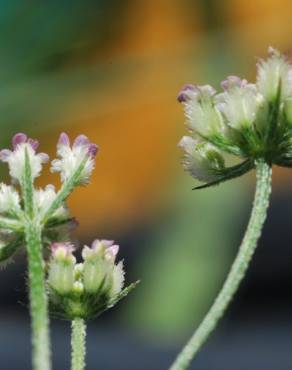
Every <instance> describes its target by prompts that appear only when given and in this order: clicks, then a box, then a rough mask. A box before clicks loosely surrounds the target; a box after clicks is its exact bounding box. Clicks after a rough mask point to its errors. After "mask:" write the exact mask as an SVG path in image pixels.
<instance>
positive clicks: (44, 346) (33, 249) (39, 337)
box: [20, 150, 51, 370]
mask: <svg viewBox="0 0 292 370" xmlns="http://www.w3.org/2000/svg"><path fill="white" fill-rule="evenodd" d="M20 185H21V190H22V194H23V202H24V211H25V222H24V223H25V227H24V234H25V243H26V249H27V255H28V277H29V302H30V316H31V326H32V357H33V368H34V370H50V369H51V364H50V338H49V318H48V298H47V294H46V286H45V271H44V261H43V254H42V227H41V225H40V223H39V222H38V221H37V219H36V215H35V209H34V186H33V178H32V174H31V165H30V161H29V156H28V152H27V150H26V151H25V168H24V173H23V178H22V181H21V184H20Z"/></svg>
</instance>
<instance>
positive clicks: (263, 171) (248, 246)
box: [170, 160, 272, 370]
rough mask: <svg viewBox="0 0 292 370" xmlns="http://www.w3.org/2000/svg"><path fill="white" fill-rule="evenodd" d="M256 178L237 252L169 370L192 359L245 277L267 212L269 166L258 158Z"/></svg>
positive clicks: (181, 369) (180, 368)
mask: <svg viewBox="0 0 292 370" xmlns="http://www.w3.org/2000/svg"><path fill="white" fill-rule="evenodd" d="M256 177H257V182H256V191H255V197H254V202H253V208H252V212H251V216H250V220H249V223H248V226H247V229H246V232H245V235H244V238H243V241H242V243H241V246H240V248H239V252H238V255H237V257H236V259H235V261H234V263H233V265H232V267H231V270H230V272H229V274H228V276H227V279H226V281H225V283H224V285H223V287H222V289H221V291H220V293H219V294H218V296H217V298H216V299H215V301H214V303H213V305H212V306H211V308H210V310H209V312H208V313H207V314H206V316H205V318H204V319H203V321H202V322H201V324H200V326H199V327H198V329H197V330H196V331H195V333H194V335H193V336H192V337H191V339H190V340H189V341H188V343H187V344H186V346H185V347H184V348H183V350H182V351H181V352H180V354H179V355H178V356H177V358H176V360H175V361H174V363H173V365H172V366H171V367H170V370H185V369H187V368H188V366H189V364H190V362H191V361H192V359H193V358H194V357H195V355H196V354H197V352H198V351H199V350H200V348H201V347H202V345H203V344H204V343H205V341H206V340H207V338H208V337H209V335H210V334H211V332H212V331H213V330H214V329H215V327H216V326H217V323H218V321H219V320H220V318H221V317H222V316H223V314H224V312H225V310H226V309H227V307H228V305H229V303H230V302H231V300H232V298H233V296H234V294H235V293H236V291H237V289H238V287H239V285H240V282H241V281H242V279H243V278H244V276H245V273H246V271H247V268H248V266H249V263H250V261H251V259H252V256H253V254H254V252H255V249H256V246H257V242H258V239H259V237H260V235H261V232H262V228H263V224H264V222H265V219H266V215H267V209H268V205H269V198H270V193H271V179H272V168H271V166H270V165H269V164H267V163H266V162H265V161H263V160H258V161H257V162H256Z"/></svg>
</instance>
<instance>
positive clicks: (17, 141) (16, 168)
mask: <svg viewBox="0 0 292 370" xmlns="http://www.w3.org/2000/svg"><path fill="white" fill-rule="evenodd" d="M12 145H13V149H14V150H13V151H11V150H8V149H3V150H1V152H0V160H1V161H2V162H7V163H8V166H9V173H10V175H11V177H12V179H13V180H14V181H18V182H21V179H22V177H23V174H24V166H25V152H27V154H28V158H29V163H30V167H31V176H32V178H33V179H35V178H36V177H38V176H39V175H40V172H41V170H42V164H43V163H46V162H48V160H49V157H48V155H47V154H45V153H38V154H36V149H37V148H38V145H39V143H38V141H36V140H32V139H29V138H28V137H27V136H26V135H25V134H22V133H19V134H16V135H15V136H14V137H13V139H12Z"/></svg>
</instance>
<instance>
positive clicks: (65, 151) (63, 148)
mask: <svg viewBox="0 0 292 370" xmlns="http://www.w3.org/2000/svg"><path fill="white" fill-rule="evenodd" d="M97 151H98V147H97V145H96V144H93V143H91V142H90V141H89V140H88V138H87V137H86V136H84V135H79V136H77V138H76V139H75V141H74V143H73V145H72V147H71V146H70V140H69V137H68V135H67V134H65V133H62V134H61V135H60V138H59V142H58V145H57V155H58V159H55V160H53V161H52V167H51V171H52V172H60V174H61V180H62V182H66V181H67V180H68V179H69V178H70V177H71V176H72V175H73V174H74V173H76V171H78V169H79V168H81V166H82V168H81V173H80V174H78V176H79V177H78V181H77V184H78V185H82V184H87V183H88V182H89V179H90V176H91V173H92V171H93V169H94V159H95V156H96V154H97Z"/></svg>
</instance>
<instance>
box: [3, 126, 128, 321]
mask: <svg viewBox="0 0 292 370" xmlns="http://www.w3.org/2000/svg"><path fill="white" fill-rule="evenodd" d="M12 146H13V150H8V149H4V150H2V151H1V152H0V160H2V161H3V162H6V163H8V167H9V172H10V175H11V178H12V183H13V185H6V184H3V183H1V184H0V262H2V261H7V260H8V259H9V258H10V257H11V256H13V255H14V253H15V252H16V251H17V250H18V249H19V248H20V247H21V246H22V245H23V244H24V240H25V239H27V227H28V225H30V224H33V225H34V227H36V228H37V229H38V230H39V232H40V235H41V237H42V245H43V246H44V247H49V248H47V252H48V253H46V255H47V254H49V258H48V262H47V270H48V286H49V288H50V289H49V290H50V298H51V307H52V310H53V312H54V313H56V314H57V315H59V316H62V317H64V318H68V319H73V318H75V317H82V318H92V317H94V316H96V315H98V314H99V313H101V312H102V311H104V310H105V309H107V308H109V307H111V306H112V305H114V304H115V303H116V302H117V301H119V300H120V299H121V298H122V297H124V296H125V295H126V294H127V293H128V292H129V291H130V290H131V289H132V288H133V286H134V285H130V286H129V287H127V288H125V289H123V285H124V270H123V264H122V262H119V263H118V264H116V263H115V258H116V255H117V253H118V250H119V247H118V245H115V244H114V243H113V241H109V240H96V241H94V242H93V244H92V247H91V248H89V247H87V246H85V247H84V248H83V251H82V257H83V263H82V264H80V263H79V264H77V263H76V258H75V257H74V256H73V251H74V247H73V245H72V244H71V243H70V231H71V229H72V228H74V227H75V226H76V225H77V221H76V220H75V218H72V217H71V216H70V213H69V210H68V208H67V206H66V203H65V202H66V199H67V197H68V196H69V194H70V193H71V192H72V191H73V190H74V188H75V187H77V186H80V185H84V184H87V183H88V182H89V180H90V176H91V173H92V171H93V169H94V164H95V156H96V154H97V151H98V147H97V145H95V144H93V143H91V142H90V141H89V140H88V138H87V137H86V136H84V135H80V136H78V137H77V138H76V139H75V141H74V142H73V145H72V147H71V146H70V140H69V138H68V136H67V135H66V134H65V133H62V134H61V135H60V138H59V142H58V144H57V159H55V160H53V161H52V163H51V171H52V172H59V173H60V176H61V182H62V186H61V189H60V190H59V191H56V189H55V187H54V186H53V185H47V186H46V187H45V188H35V186H34V180H35V178H36V177H38V176H39V175H40V172H41V169H42V165H43V164H44V163H46V162H48V161H49V156H48V155H47V154H44V153H37V148H38V146H39V143H38V142H37V141H36V140H32V139H30V138H28V137H27V136H26V135H25V134H22V133H20V134H17V135H15V136H14V137H13V139H12ZM33 237H35V236H33Z"/></svg>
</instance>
